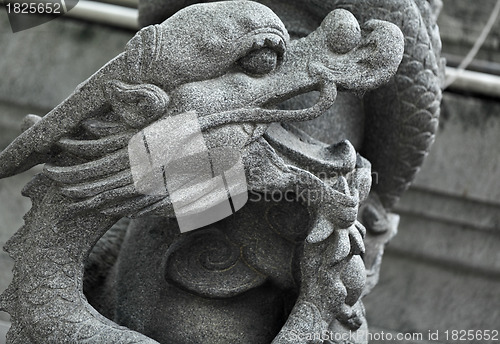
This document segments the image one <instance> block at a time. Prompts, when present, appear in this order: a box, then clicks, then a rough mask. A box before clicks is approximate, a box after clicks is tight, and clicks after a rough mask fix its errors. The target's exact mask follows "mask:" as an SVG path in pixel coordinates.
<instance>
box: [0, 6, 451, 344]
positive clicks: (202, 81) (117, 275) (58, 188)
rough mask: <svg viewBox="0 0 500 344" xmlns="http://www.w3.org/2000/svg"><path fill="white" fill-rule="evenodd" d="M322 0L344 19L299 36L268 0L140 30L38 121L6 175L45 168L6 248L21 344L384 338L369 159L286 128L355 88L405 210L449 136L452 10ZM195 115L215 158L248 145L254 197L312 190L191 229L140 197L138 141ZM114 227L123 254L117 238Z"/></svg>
mask: <svg viewBox="0 0 500 344" xmlns="http://www.w3.org/2000/svg"><path fill="white" fill-rule="evenodd" d="M311 3H312V4H314V6H313V7H315V8H318V10H319V11H321V13H323V12H324V11H325V10H326V11H327V12H328V15H326V17H324V19H323V20H322V22H321V23H320V25H319V27H318V28H317V29H316V30H314V31H313V32H311V33H309V34H308V35H307V36H305V37H303V38H300V39H297V40H290V37H289V33H288V31H287V29H286V28H285V26H284V24H283V22H282V21H281V20H280V19H279V17H278V16H276V14H274V13H273V12H272V11H271V10H270V9H269V8H268V7H266V6H264V5H262V4H259V3H255V2H252V1H224V2H213V3H207V4H195V5H192V6H189V7H186V8H184V9H182V10H180V11H179V12H177V13H175V14H173V15H172V16H170V18H168V19H167V20H166V21H164V22H162V23H161V24H158V25H152V26H148V27H146V28H144V29H142V30H141V31H139V32H138V33H137V34H136V35H135V37H134V38H133V39H132V40H131V41H130V42H129V43H128V44H127V46H126V49H125V51H124V52H123V53H122V54H120V55H119V56H117V57H116V58H115V59H113V60H112V61H110V62H109V63H108V64H106V65H105V66H104V67H102V68H101V69H100V70H99V71H98V72H96V73H95V74H94V75H93V76H91V77H90V78H89V79H88V80H87V81H85V82H83V83H82V84H80V85H79V86H78V87H77V89H76V90H75V91H74V92H73V94H71V95H70V96H69V97H68V98H67V99H66V100H65V101H63V102H62V103H61V104H60V105H58V106H57V107H56V108H54V109H53V110H52V111H50V112H49V113H48V114H47V115H45V116H44V117H42V118H40V117H37V116H34V115H29V116H27V118H26V120H25V122H26V123H25V124H26V125H25V127H26V130H25V131H24V132H23V133H22V134H21V135H20V136H19V137H18V138H17V139H16V140H14V141H13V142H12V143H11V144H10V145H9V146H8V147H7V148H6V149H5V150H4V151H3V152H2V153H1V154H0V161H1V165H0V177H1V178H5V177H8V176H12V175H15V174H17V173H20V172H22V171H25V170H27V169H29V168H31V167H32V166H35V165H37V164H41V163H45V167H44V170H43V172H42V173H40V174H39V175H37V176H35V178H34V179H33V180H32V181H31V182H30V183H29V184H28V185H27V186H26V187H25V188H24V190H23V195H25V196H27V197H30V198H31V201H32V208H31V210H30V211H29V212H28V213H27V214H26V216H25V225H24V226H23V227H22V228H21V229H20V230H19V231H18V232H17V233H16V234H15V235H14V236H13V237H12V238H11V239H10V240H9V242H8V243H7V245H6V247H5V249H6V251H7V252H8V253H9V254H10V255H11V256H12V258H13V259H14V260H15V267H14V278H13V281H12V283H11V285H10V286H9V288H8V289H7V290H6V291H5V292H4V293H3V294H2V296H1V297H0V309H2V310H5V311H7V312H9V313H10V314H11V316H12V327H11V329H10V331H9V333H8V343H10V344H17V343H23V344H25V343H158V342H161V343H201V342H204V343H229V342H231V343H234V342H238V343H269V342H273V343H277V344H283V343H313V342H314V343H316V342H317V343H322V342H325V343H328V342H332V343H335V342H337V341H336V340H334V339H332V338H330V339H328V340H329V341H328V340H324V339H314V340H311V339H310V338H306V337H307V334H309V333H324V332H325V331H328V332H330V333H347V332H349V331H351V332H354V333H360V334H363V333H366V331H367V325H366V320H365V319H364V309H363V305H362V302H361V296H362V295H364V294H365V293H366V292H367V288H368V286H367V285H366V272H365V264H366V263H365V262H364V261H363V256H364V254H365V243H364V241H363V238H364V237H365V235H366V230H365V228H364V226H363V225H362V224H361V222H359V221H358V220H357V216H358V209H359V206H360V204H361V203H362V202H363V201H364V200H366V199H367V197H369V196H368V194H369V190H370V186H371V174H370V163H369V162H368V160H366V159H365V158H363V157H361V155H359V154H357V153H356V149H355V147H353V145H352V144H351V143H350V142H349V141H346V140H343V141H340V142H336V143H334V144H327V143H324V142H321V141H318V140H316V139H314V138H313V137H311V136H310V135H308V134H306V133H305V132H304V131H302V130H300V129H298V128H296V127H294V126H293V125H290V126H287V125H286V124H283V125H280V124H278V123H292V122H298V121H308V120H313V119H315V118H318V117H319V116H321V115H324V114H326V115H328V112H329V111H330V109H331V108H332V107H334V103H335V100H336V97H337V92H338V91H342V92H353V93H355V94H357V95H360V94H365V97H364V100H363V101H364V103H365V109H366V129H365V140H364V143H363V145H362V147H360V148H359V149H360V150H361V152H363V153H364V154H365V156H366V157H368V159H369V160H370V162H371V163H372V164H373V166H374V168H375V170H376V171H377V172H379V173H380V178H381V180H380V183H379V184H377V185H374V186H375V191H376V192H377V193H378V195H379V199H380V202H381V203H382V205H383V206H384V207H385V208H387V209H389V208H390V207H391V206H392V205H393V204H394V202H395V201H396V200H397V198H398V197H399V195H400V194H401V192H403V191H404V189H405V188H406V187H407V186H408V185H409V183H410V182H411V180H412V179H413V177H414V175H415V173H416V171H417V170H418V167H419V166H420V165H421V163H422V159H423V157H424V156H425V154H426V153H427V151H428V149H429V147H430V145H431V143H432V140H433V137H434V134H435V131H436V128H437V118H438V114H439V102H440V97H441V91H440V89H439V82H438V81H439V78H440V76H441V74H440V73H441V63H442V62H441V61H440V60H439V50H440V47H439V36H438V34H437V31H436V30H437V29H436V27H435V16H436V15H437V14H434V13H436V12H437V10H436V8H437V5H436V6H431V5H433V3H431V4H429V3H428V2H426V1H420V0H414V1H413V0H405V1H389V0H374V1H364V2H360V1H325V2H319V1H318V4H316V2H315V1H312V2H311ZM325 6H326V7H327V8H326V9H325ZM174 7H175V6H174ZM434 7H435V8H434ZM433 10H434V12H432V11H433ZM349 11H350V12H349ZM351 12H352V14H351ZM353 14H354V15H353ZM390 22H393V23H395V24H396V25H394V24H393V23H390ZM359 23H362V24H361V26H360V24H359ZM398 26H399V28H398ZM401 31H402V32H403V34H402V32H401ZM403 35H404V36H403ZM400 64H401V65H400ZM398 67H399V68H398ZM310 91H318V92H319V98H318V99H317V100H315V101H314V103H313V104H311V106H307V107H306V108H302V109H291V110H288V109H281V108H280V104H281V103H283V102H286V101H288V100H290V99H292V98H294V97H296V96H300V95H302V94H306V93H308V92H310ZM396 95H397V96H396ZM374 104H377V105H376V106H375V105H374ZM185 113H195V114H196V115H197V118H198V122H199V126H200V128H201V130H202V132H203V136H204V139H205V141H206V143H207V146H208V148H209V149H210V150H215V149H217V148H220V147H231V148H232V149H234V150H236V151H238V152H239V153H240V154H241V157H242V161H243V163H244V167H245V172H246V173H247V180H248V188H249V190H250V191H251V192H253V193H255V194H260V195H264V194H266V193H267V192H269V190H278V191H280V192H281V193H283V194H288V193H295V194H300V193H301V192H304V191H307V195H308V196H307V197H306V198H305V199H303V200H301V201H297V202H290V203H289V204H286V205H283V204H276V202H260V201H259V202H250V203H248V204H247V206H245V207H244V208H243V209H241V210H240V211H238V212H237V213H235V214H234V215H233V216H232V217H230V218H228V219H225V220H223V221H221V222H218V223H215V224H213V225H211V226H208V227H206V228H202V229H199V230H196V231H193V232H189V233H179V230H178V227H177V225H176V221H175V212H174V209H173V206H172V201H171V199H170V197H169V195H168V194H167V195H145V194H142V193H140V192H138V190H137V188H136V185H134V179H133V175H132V173H131V165H130V157H129V151H128V149H127V148H128V144H129V142H130V140H131V138H132V137H134V136H135V135H137V134H138V133H140V132H141V131H143V130H145V129H146V128H148V127H150V126H152V125H155V123H158V121H161V120H162V119H165V118H169V117H174V116H179V115H182V114H185ZM164 134H165V135H169V134H171V133H164ZM381 155H382V156H383V157H382V158H380V156H381ZM388 161H390V162H391V163H387V162H388ZM325 173H326V174H325ZM320 174H323V175H322V176H325V175H326V178H320V176H319V175H320ZM382 176H383V177H382ZM318 195H320V196H321V197H319V196H318ZM370 197H371V196H370ZM368 202H369V201H368ZM287 207H288V208H287ZM257 214H260V215H257ZM259 216H262V217H263V218H265V221H262V220H261V219H256V217H259ZM129 218H132V219H131V220H129ZM124 219H125V220H124ZM376 222H377V221H376V220H373V221H372V222H371V223H368V227H373V226H374V224H376ZM124 228H125V229H124ZM103 236H105V237H107V238H108V239H109V238H114V239H113V240H108V241H104V245H106V244H110V245H116V247H112V248H108V249H106V248H105V247H104V248H103V246H102V245H103V244H102V242H103V240H102V239H101V238H102V237H103ZM100 239H101V240H100ZM97 243H101V244H98V245H96V244H97ZM117 247H118V248H117ZM100 250H101V251H102V252H99V251H100ZM109 252H114V253H115V256H112V255H111V257H110V256H109V255H108V256H106V254H107V253H109ZM95 257H97V258H98V259H97V260H99V259H109V260H110V261H111V262H110V263H109V269H108V270H106V272H107V274H106V276H105V277H103V280H102V281H100V282H102V285H98V283H96V280H93V281H90V282H88V281H87V280H85V279H86V278H87V277H85V273H84V272H85V269H86V267H87V271H91V270H92V269H91V267H92V264H93V262H95V261H96V258H95ZM106 257H107V258H106ZM89 274H91V273H89ZM159 276H160V277H159ZM101 277H102V276H97V277H96V276H91V279H92V278H94V279H99V278H101ZM84 280H85V284H86V289H87V291H89V290H90V292H87V293H86V294H84V292H83V290H84ZM93 288H94V289H93ZM96 290H98V291H100V292H101V293H98V294H99V295H97V296H96V293H95V292H96ZM92 291H93V292H92ZM87 298H88V299H89V300H87ZM89 301H90V303H89ZM359 338H361V339H358V340H353V341H352V342H353V343H365V342H366V339H363V336H360V337H359ZM338 342H340V341H338ZM344 342H346V341H344Z"/></svg>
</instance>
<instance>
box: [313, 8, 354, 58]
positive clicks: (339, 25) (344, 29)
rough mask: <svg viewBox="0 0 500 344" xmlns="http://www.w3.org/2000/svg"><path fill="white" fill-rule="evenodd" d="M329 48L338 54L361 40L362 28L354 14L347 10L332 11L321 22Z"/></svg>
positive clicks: (350, 48)
mask: <svg viewBox="0 0 500 344" xmlns="http://www.w3.org/2000/svg"><path fill="white" fill-rule="evenodd" d="M321 27H322V28H323V30H324V32H325V35H326V41H327V44H328V46H329V48H330V49H331V50H332V51H333V52H334V53H337V54H345V53H347V52H349V51H351V50H352V49H354V48H355V47H357V46H358V45H359V43H360V41H361V29H360V27H359V23H358V21H357V20H356V18H355V17H354V15H353V14H352V13H351V12H349V11H346V10H342V9H338V10H335V11H333V12H331V13H330V14H329V15H328V16H327V17H326V18H325V19H324V20H323V23H321Z"/></svg>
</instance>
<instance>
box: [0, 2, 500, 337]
mask: <svg viewBox="0 0 500 344" xmlns="http://www.w3.org/2000/svg"><path fill="white" fill-rule="evenodd" d="M496 3H497V1H496V0H476V1H474V2H471V1H469V0H444V8H443V11H442V13H441V16H440V19H439V26H440V29H441V35H442V40H443V56H444V57H446V58H447V60H448V66H449V67H452V68H453V67H457V66H458V65H459V64H460V62H461V61H463V59H464V57H465V56H466V55H467V54H468V52H469V51H470V50H471V48H472V47H473V46H474V44H475V42H476V41H477V40H478V37H479V36H480V35H481V32H482V30H483V28H484V26H485V24H486V23H487V21H488V19H489V18H490V15H491V14H492V12H493V9H494V8H495V5H496ZM136 7H137V1H136V0H108V1H106V3H105V2H104V1H84V0H80V2H79V4H78V5H77V6H76V8H75V9H73V10H72V11H71V12H69V13H68V15H65V16H63V17H59V18H57V19H55V20H52V21H50V22H48V23H46V24H44V25H41V26H38V27H35V28H32V29H29V30H25V31H20V32H17V33H12V30H11V28H10V25H9V21H8V18H7V14H6V11H5V8H4V7H3V6H0V150H2V149H4V148H5V147H6V146H7V145H8V144H9V143H10V142H11V141H12V140H13V139H14V138H15V137H16V136H17V135H19V134H20V124H21V121H22V119H23V117H24V116H25V115H26V114H29V113H32V114H37V115H44V114H45V113H47V112H48V111H49V110H51V109H52V108H53V107H54V106H56V105H57V104H58V103H60V102H61V101H62V100H63V99H64V98H66V97H67V96H68V95H69V94H70V93H71V92H72V91H73V90H74V88H75V87H76V86H77V85H78V84H79V83H80V82H82V81H84V80H85V79H87V78H88V77H89V76H90V75H91V74H93V73H94V72H95V71H97V70H98V69H99V68H100V67H101V66H102V65H104V64H105V63H106V62H107V61H109V60H110V59H112V58H113V57H114V56H116V55H118V54H119V53H120V52H122V51H123V48H124V46H125V43H126V42H127V41H128V40H129V39H130V38H131V37H132V36H133V35H134V33H135V32H136V31H137V27H138V26H137V10H136ZM467 69H468V71H467V72H465V73H462V74H459V75H458V78H457V79H456V81H455V83H453V84H451V85H450V86H449V87H448V88H447V89H446V91H445V92H444V97H443V102H442V112H441V119H440V127H439V133H438V135H437V138H436V142H435V144H434V146H433V147H432V150H431V153H430V154H429V156H428V158H427V160H426V161H425V163H424V166H423V168H422V170H421V172H420V173H419V174H418V177H417V179H416V181H415V183H414V184H413V186H412V187H411V189H410V190H409V191H408V192H407V193H406V194H405V195H404V196H403V198H402V200H401V201H400V203H399V204H398V206H397V208H396V212H397V213H398V214H400V215H401V222H400V226H399V234H398V235H397V236H396V237H395V239H393V241H392V242H391V243H390V245H389V247H388V248H387V250H386V253H385V256H384V262H383V266H382V271H381V276H380V282H379V284H378V286H377V287H376V288H375V290H374V291H373V293H372V294H371V295H369V296H368V297H367V298H366V300H365V306H366V308H367V314H368V321H369V325H370V327H371V329H372V330H373V331H377V332H380V331H385V332H410V333H412V332H416V333H424V337H425V336H426V335H427V333H428V331H429V330H431V331H436V330H439V331H440V332H444V331H446V330H449V331H451V330H500V23H499V21H498V20H496V21H495V22H493V26H492V29H491V32H489V34H488V36H487V37H486V39H485V40H484V43H483V44H482V46H481V48H480V49H479V51H478V52H477V55H476V56H475V58H474V59H473V61H472V62H471V63H470V65H469V66H468V68H467ZM448 73H449V75H450V76H452V75H456V74H457V70H456V69H449V70H448ZM39 170H40V169H39V168H35V169H33V170H31V171H28V172H25V173H23V174H21V175H18V176H15V177H11V178H9V179H7V180H0V246H3V245H4V244H5V242H6V241H7V240H8V239H9V238H10V237H11V236H12V234H13V233H14V232H15V231H17V229H18V228H19V227H21V225H22V216H23V215H24V214H25V212H26V211H27V210H28V209H29V207H30V202H29V200H28V199H27V198H23V197H22V196H21V194H20V192H21V189H22V187H23V186H24V185H25V184H26V183H27V182H28V181H29V180H30V179H31V177H32V175H33V174H34V173H36V172H37V171H39ZM12 266H13V262H12V260H11V259H10V258H9V257H8V255H7V254H6V253H4V252H1V253H0V292H2V291H3V290H4V289H5V288H6V287H7V285H8V284H9V282H10V280H11V278H12V275H11V269H12ZM8 321H9V315H8V314H7V313H3V312H0V344H1V343H3V340H4V338H5V335H4V333H5V331H6V328H7V327H8ZM425 342H426V341H423V342H422V341H419V343H425ZM428 342H430V341H428ZM440 342H442V343H453V342H456V341H452V340H451V339H450V340H449V341H446V340H443V338H441V341H440ZM467 342H468V343H488V342H489V341H484V340H483V341H467ZM404 343H413V342H412V341H407V342H404ZM432 343H436V342H435V341H432Z"/></svg>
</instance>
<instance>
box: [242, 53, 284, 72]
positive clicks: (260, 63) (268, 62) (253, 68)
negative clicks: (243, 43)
mask: <svg viewBox="0 0 500 344" xmlns="http://www.w3.org/2000/svg"><path fill="white" fill-rule="evenodd" d="M278 60H279V56H278V53H277V52H276V51H275V50H274V49H271V48H268V47H264V48H260V49H257V50H252V51H251V52H249V53H248V54H247V55H246V56H244V57H242V58H241V59H240V60H239V61H238V65H239V66H240V67H241V68H242V69H243V71H244V72H245V73H247V74H249V75H255V76H261V75H265V74H268V73H271V72H272V71H274V70H275V69H276V67H277V66H278Z"/></svg>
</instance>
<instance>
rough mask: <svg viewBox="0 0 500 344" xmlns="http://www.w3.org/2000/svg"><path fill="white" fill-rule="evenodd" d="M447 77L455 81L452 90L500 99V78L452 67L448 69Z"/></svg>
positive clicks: (451, 86)
mask: <svg viewBox="0 0 500 344" xmlns="http://www.w3.org/2000/svg"><path fill="white" fill-rule="evenodd" d="M446 76H447V77H448V78H453V79H454V81H453V83H452V84H450V85H449V88H450V89H454V90H458V91H468V92H473V93H479V94H483V95H486V96H490V97H498V98H500V76H497V75H492V74H485V73H478V72H471V71H468V70H459V69H456V68H451V67H446Z"/></svg>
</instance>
